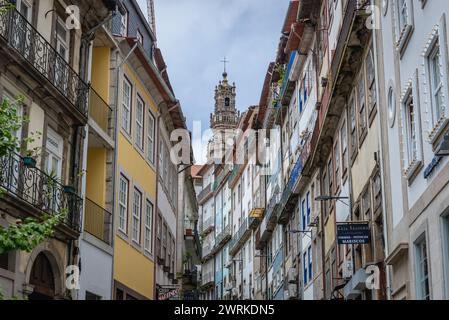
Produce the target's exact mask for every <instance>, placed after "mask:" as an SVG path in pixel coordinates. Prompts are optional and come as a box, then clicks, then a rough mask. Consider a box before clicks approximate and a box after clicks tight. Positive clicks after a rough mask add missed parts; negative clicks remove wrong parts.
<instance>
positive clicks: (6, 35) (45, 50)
mask: <svg viewBox="0 0 449 320" xmlns="http://www.w3.org/2000/svg"><path fill="white" fill-rule="evenodd" d="M0 3H1V1H0ZM0 39H3V40H4V41H6V43H7V45H8V46H9V47H10V48H12V49H13V50H14V51H15V52H16V53H17V54H19V56H20V58H22V59H24V60H25V61H26V62H28V64H29V66H30V67H32V68H33V69H34V70H35V71H37V72H38V73H39V74H40V75H42V76H43V77H44V78H45V79H47V80H48V81H49V82H50V84H51V85H52V86H53V87H54V88H56V89H57V91H59V93H60V94H62V95H63V96H64V97H65V98H66V99H67V100H68V101H69V102H70V103H71V104H72V106H73V107H74V108H75V109H76V111H78V112H79V113H81V115H82V116H83V117H85V118H87V114H88V110H87V109H88V106H87V99H88V94H89V86H88V85H87V84H86V83H85V82H84V81H83V80H82V79H81V78H80V76H79V75H78V73H77V72H76V71H75V70H73V69H72V68H71V67H70V65H69V64H68V63H67V61H66V60H65V59H64V57H62V56H61V55H60V54H59V53H58V52H57V51H56V49H55V48H53V47H52V45H51V44H50V43H49V42H48V41H47V40H46V39H45V38H44V37H43V36H42V35H41V34H40V33H39V32H38V31H37V30H36V29H35V28H34V27H33V26H32V25H31V24H30V23H29V22H28V21H27V19H26V18H25V17H24V16H22V15H21V14H20V13H19V12H18V11H17V10H15V9H11V10H6V11H4V12H2V13H0Z"/></svg>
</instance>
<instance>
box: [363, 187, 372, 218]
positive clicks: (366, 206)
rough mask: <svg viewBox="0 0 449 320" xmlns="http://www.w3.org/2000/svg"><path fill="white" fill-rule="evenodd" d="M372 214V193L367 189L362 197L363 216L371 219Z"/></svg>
mask: <svg viewBox="0 0 449 320" xmlns="http://www.w3.org/2000/svg"><path fill="white" fill-rule="evenodd" d="M370 213H371V193H370V189H369V188H366V190H365V192H364V193H363V195H362V214H364V215H365V217H367V218H368V217H369V216H370Z"/></svg>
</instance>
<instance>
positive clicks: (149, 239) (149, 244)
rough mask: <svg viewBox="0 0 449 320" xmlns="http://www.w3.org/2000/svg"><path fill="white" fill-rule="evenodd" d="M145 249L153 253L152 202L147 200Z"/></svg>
mask: <svg viewBox="0 0 449 320" xmlns="http://www.w3.org/2000/svg"><path fill="white" fill-rule="evenodd" d="M144 241H145V242H144V247H145V251H146V252H148V253H153V204H152V203H151V202H150V201H148V200H147V206H146V209H145V240H144Z"/></svg>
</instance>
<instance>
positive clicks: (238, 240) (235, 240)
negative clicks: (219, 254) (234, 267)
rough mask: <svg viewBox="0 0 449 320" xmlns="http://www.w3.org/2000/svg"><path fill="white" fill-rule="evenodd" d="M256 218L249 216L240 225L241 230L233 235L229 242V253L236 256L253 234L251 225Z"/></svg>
mask: <svg viewBox="0 0 449 320" xmlns="http://www.w3.org/2000/svg"><path fill="white" fill-rule="evenodd" d="M254 220H255V219H254V218H251V217H247V218H246V219H245V220H243V223H242V224H241V225H240V228H239V231H238V232H237V233H236V234H235V235H234V236H233V237H232V240H231V242H230V243H229V255H230V256H235V255H236V254H237V252H238V251H239V250H240V248H241V247H242V246H243V244H244V243H245V242H246V240H248V238H249V237H250V236H251V232H252V229H251V225H252V224H253V223H254Z"/></svg>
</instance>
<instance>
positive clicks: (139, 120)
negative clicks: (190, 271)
mask: <svg viewBox="0 0 449 320" xmlns="http://www.w3.org/2000/svg"><path fill="white" fill-rule="evenodd" d="M144 111H145V103H144V102H143V100H142V99H141V98H140V97H139V95H137V110H136V144H137V146H138V147H139V149H140V150H143V126H144V123H143V115H144Z"/></svg>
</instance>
